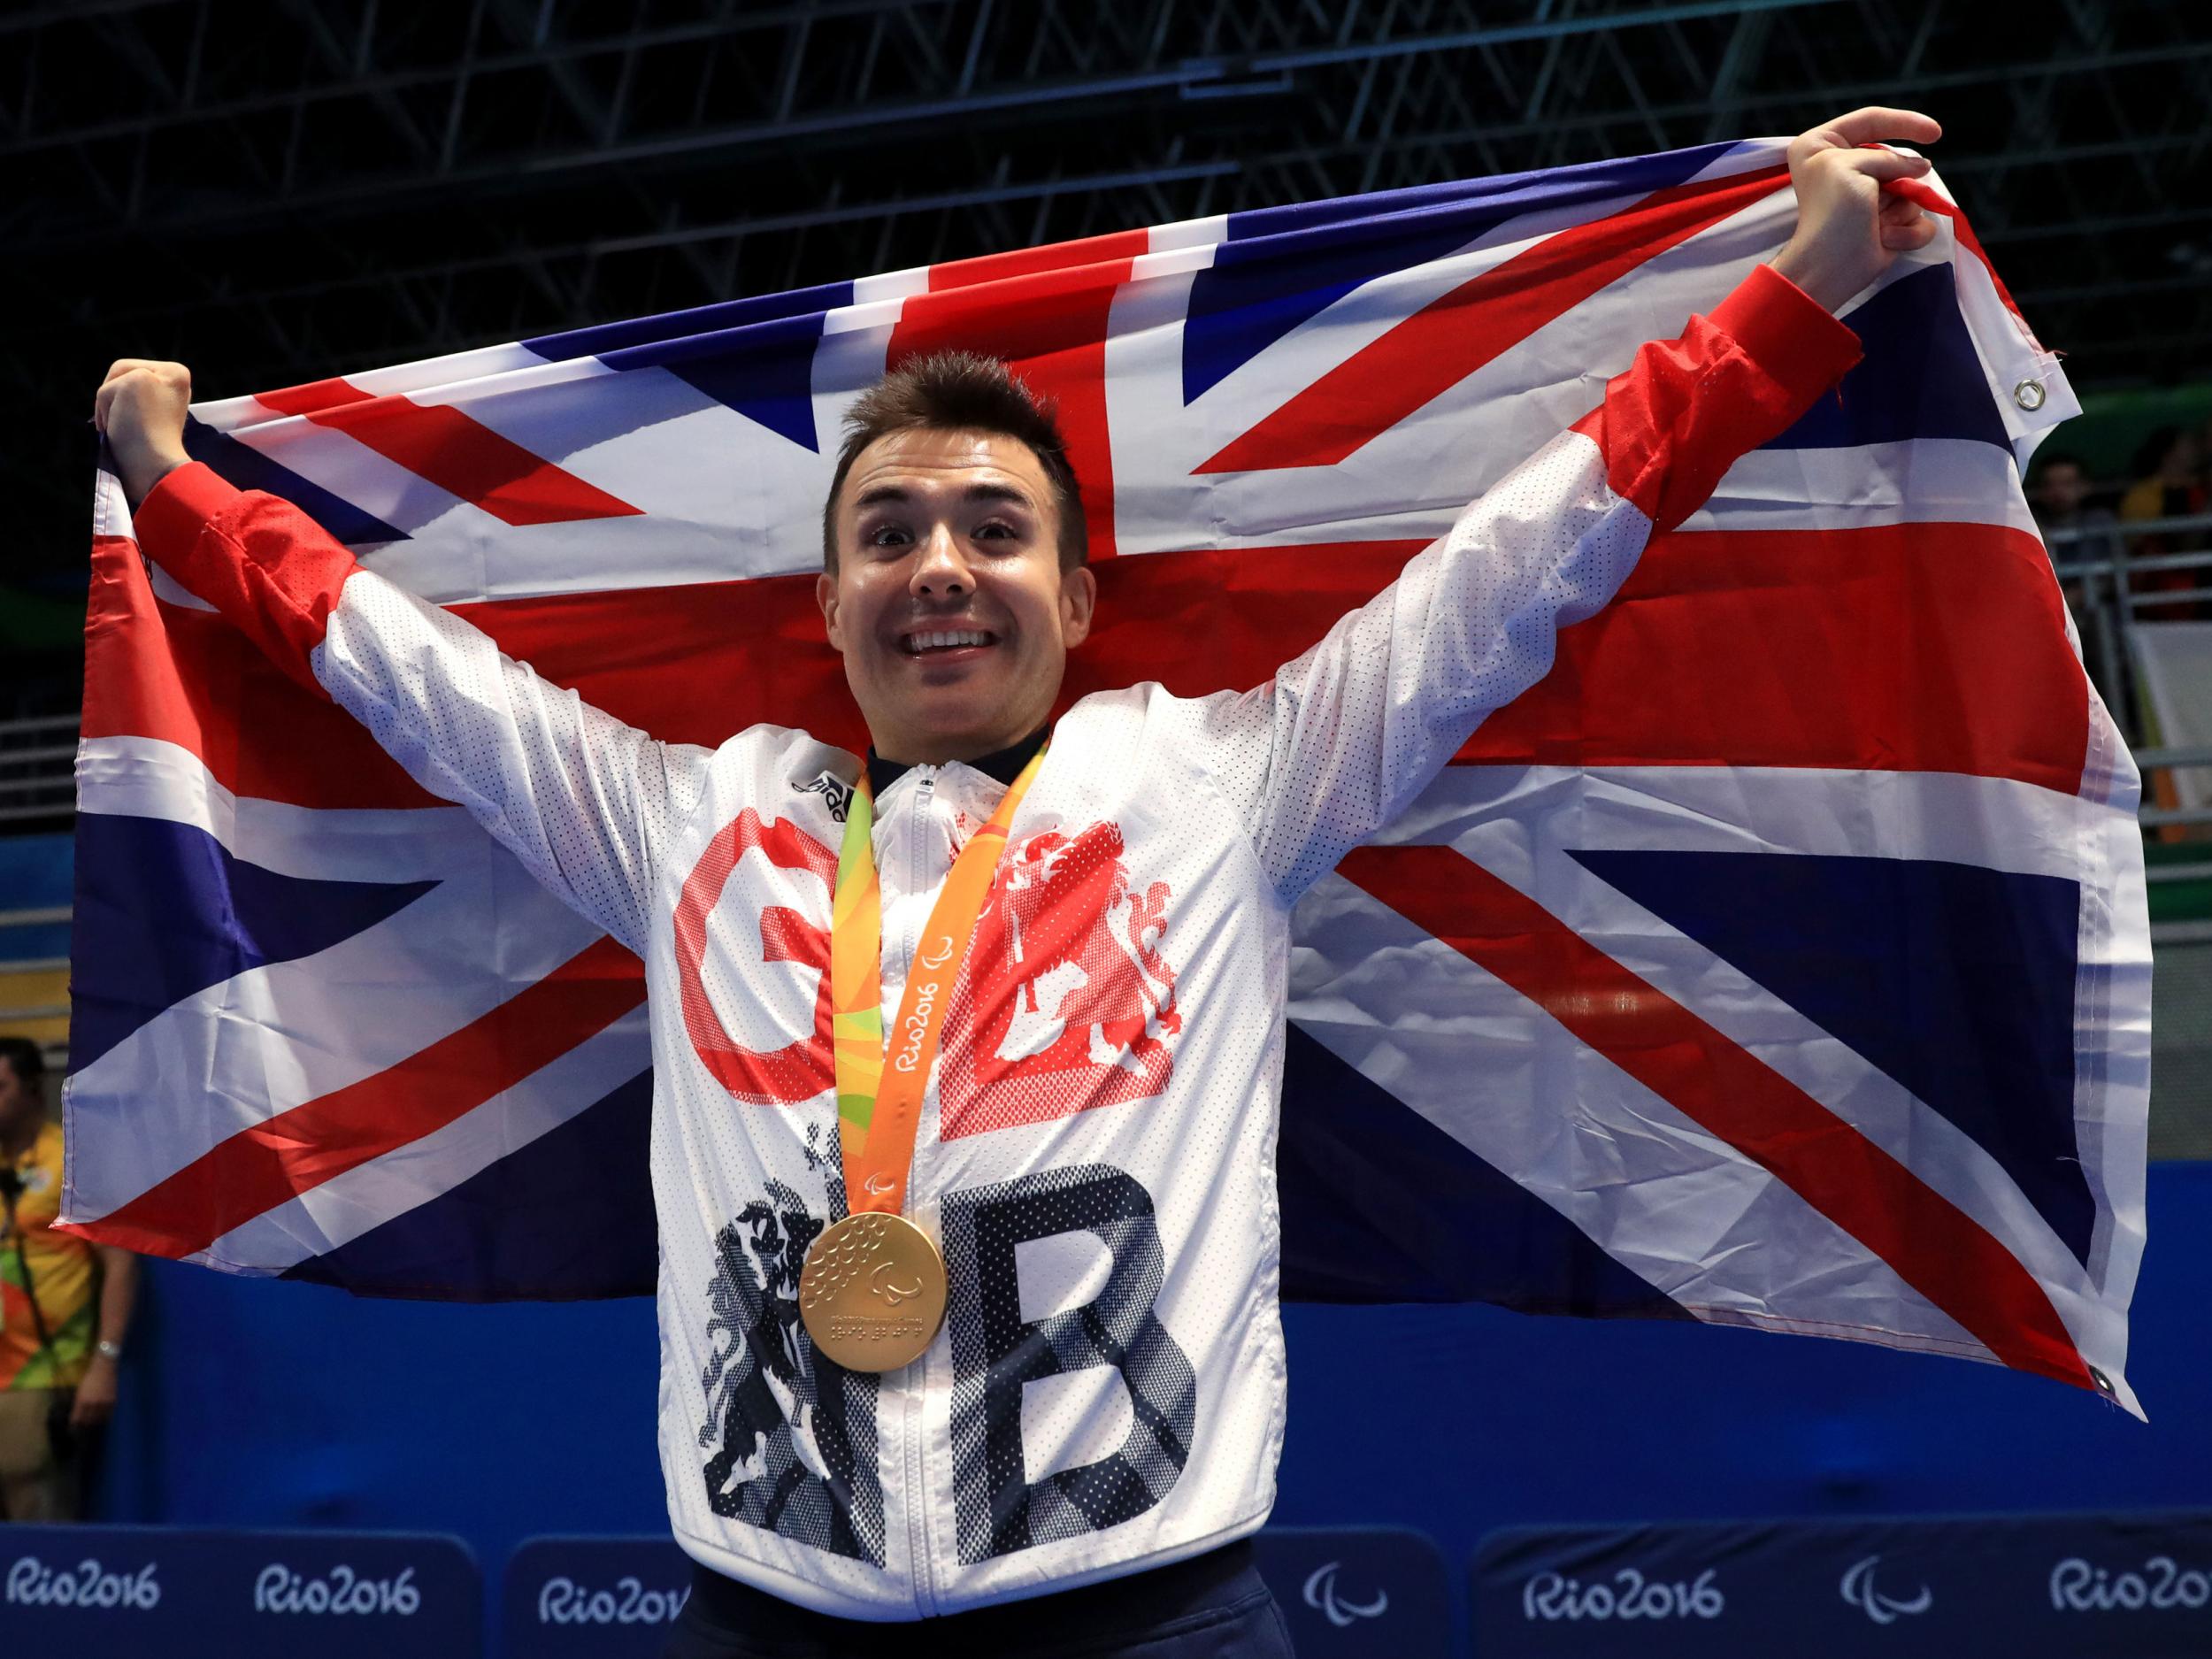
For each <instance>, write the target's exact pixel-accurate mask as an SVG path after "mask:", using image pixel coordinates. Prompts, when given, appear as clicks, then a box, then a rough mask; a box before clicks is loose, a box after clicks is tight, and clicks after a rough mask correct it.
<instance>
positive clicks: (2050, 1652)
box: [1474, 1512, 2212, 1659]
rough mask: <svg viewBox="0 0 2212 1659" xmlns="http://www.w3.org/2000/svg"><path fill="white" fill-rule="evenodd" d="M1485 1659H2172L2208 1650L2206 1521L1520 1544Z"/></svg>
mask: <svg viewBox="0 0 2212 1659" xmlns="http://www.w3.org/2000/svg"><path fill="white" fill-rule="evenodd" d="M1474 1608H1475V1637H1476V1644H1475V1650H1476V1652H1477V1654H1478V1655H1480V1656H1481V1659H1518V1656H1519V1655H1529V1656H1530V1659H1543V1656H1544V1655H1568V1654H1571V1655H1576V1659H1604V1656H1605V1655H1613V1654H1623V1655H1627V1654H1632V1655H1637V1659H1676V1656H1677V1655H1682V1656H1685V1659H1687V1656H1690V1655H1696V1656H1699V1659H1702V1656H1703V1655H1718V1654H1742V1653H1787V1654H1789V1655H1791V1659H1841V1656H1842V1655H1861V1654H1877V1653H1878V1654H1880V1655H1883V1656H1884V1659H1961V1655H1978V1654H2002V1655H2006V1659H2046V1656H2048V1659H2078V1655H2085V1654H2096V1655H2101V1656H2102V1659H2171V1656H2172V1655H2180V1654H2203V1653H2212V1512H2177V1513H2167V1514H2156V1515H2029V1516H2017V1515H2007V1516H1956V1517H1914V1518H1911V1519H1854V1520H1844V1521H1831V1522H1819V1521H1771V1522H1741V1523H1730V1524H1724V1525H1680V1526H1672V1525H1669V1526H1612V1527H1512V1528H1508V1529H1506V1530H1503V1531H1501V1532H1493V1533H1491V1534H1490V1535H1489V1536H1488V1537H1486V1538H1485V1539H1484V1540H1483V1541H1482V1544H1481V1546H1480V1547H1479V1548H1478V1550H1477V1551H1476V1555H1475V1562H1474Z"/></svg>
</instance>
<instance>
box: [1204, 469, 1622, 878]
mask: <svg viewBox="0 0 2212 1659" xmlns="http://www.w3.org/2000/svg"><path fill="white" fill-rule="evenodd" d="M1650 534H1651V521H1650V519H1648V518H1646V517H1645V516H1644V515H1643V514H1642V513H1641V512H1640V511H1638V510H1637V509H1636V508H1635V507H1634V506H1633V505H1632V504H1631V503H1627V502H1625V501H1623V500H1621V499H1620V498H1619V497H1617V496H1616V495H1614V494H1613V493H1612V491H1611V490H1610V489H1609V488H1607V486H1606V476H1605V461H1604V457H1602V456H1601V454H1600V453H1599V450H1598V448H1597V445H1596V444H1594V442H1591V441H1590V440H1589V439H1588V438H1586V437H1585V436H1583V435H1582V434H1579V433H1573V432H1568V433H1562V434H1560V435H1559V436H1558V437H1556V438H1554V439H1553V440H1552V441H1551V442H1549V443H1548V444H1546V445H1545V446H1544V447H1543V448H1542V449H1540V450H1538V451H1537V452H1536V454H1535V455H1533V456H1532V457H1530V458H1529V459H1528V460H1527V461H1526V462H1525V463H1523V464H1522V465H1520V466H1518V467H1517V468H1515V469H1514V471H1513V472H1509V473H1508V474H1507V475H1506V476H1505V478H1503V479H1502V480H1500V481H1499V482H1498V484H1497V485H1496V487H1495V488H1493V489H1491V490H1490V491H1489V492H1488V493H1487V494H1486V495H1484V496H1483V497H1482V498H1481V499H1480V500H1479V501H1478V502H1476V503H1474V504H1473V505H1472V506H1471V507H1470V508H1468V509H1467V511H1465V512H1464V513H1463V514H1462V515H1461V517H1460V520H1459V522H1458V523H1457V524H1456V525H1455V526H1453V528H1452V532H1451V534H1449V535H1448V536H1446V537H1445V538H1444V539H1443V540H1441V541H1437V542H1434V543H1432V544H1431V545H1430V546H1429V547H1428V548H1426V549H1424V550H1423V551H1422V552H1421V553H1420V554H1418V555H1417V556H1416V557H1415V558H1414V559H1413V560H1412V562H1411V563H1409V565H1407V566H1406V568H1405V569H1404V571H1403V572H1401V573H1400V575H1399V577H1398V580H1396V581H1394V582H1393V583H1392V584H1391V585H1390V586H1389V587H1388V588H1385V589H1384V590H1383V591H1382V592H1381V593H1380V594H1379V595H1376V596H1375V597H1374V598H1373V599H1371V600H1370V601H1368V603H1365V604H1364V605H1362V606H1361V607H1360V608H1359V609H1358V610H1356V611H1351V612H1350V613H1348V615H1346V616H1344V617H1341V618H1339V619H1338V621H1337V623H1336V626H1334V627H1333V628H1331V629H1330V630H1329V632H1328V634H1326V636H1325V637H1324V638H1323V639H1322V641H1320V643H1319V644H1317V645H1316V646H1314V647H1313V649H1310V650H1309V651H1307V652H1306V653H1305V654H1304V655H1303V656H1302V657H1298V658H1297V659H1296V660H1295V661H1294V662H1291V663H1287V664H1284V666H1283V667H1282V668H1281V669H1280V670H1279V672H1277V673H1276V675H1275V678H1274V679H1273V680H1270V681H1269V682H1268V683H1267V684H1265V685H1263V686H1261V687H1258V688H1256V690H1252V691H1248V692H1244V693H1242V694H1239V695H1231V694H1224V695H1221V696H1218V697H1214V698H1210V699H1208V700H1207V703H1206V706H1205V712H1204V715H1203V720H1204V724H1205V726H1206V728H1207V737H1208V740H1209V746H1210V749H1211V750H1212V752H1213V764H1214V770H1215V773H1216V776H1217V780H1219V781H1220V782H1221V783H1222V785H1223V786H1224V787H1225V788H1226V789H1227V790H1228V791H1229V793H1230V795H1231V798H1232V802H1233V805H1234V806H1235V807H1236V808H1237V810H1239V811H1240V812H1241V813H1242V814H1243V815H1244V817H1245V821H1246V822H1247V823H1248V824H1249V825H1250V826H1251V832H1252V835H1253V839H1254V841H1255V842H1256V844H1257V846H1258V849H1259V854H1260V861H1261V864H1262V865H1263V867H1264V868H1265V869H1266V871H1267V873H1268V876H1269V878H1270V879H1271V880H1272V881H1273V882H1274V884H1275V887H1276V890H1277V892H1278V893H1279V895H1281V897H1282V900H1283V902H1285V903H1286V904H1288V903H1291V902H1294V901H1295V900H1296V899H1297V897H1298V895H1300V894H1301V893H1302V892H1304V891H1305V890H1306V888H1308V887H1310V886H1312V885H1313V883H1314V882H1315V881H1317V880H1318V879H1320V878H1321V877H1322V876H1324V875H1325V874H1326V873H1328V872H1329V871H1331V870H1332V869H1333V868H1335V866H1336V863H1337V861H1338V860H1339V859H1340V858H1341V857H1343V856H1344V855H1345V854H1346V853H1347V852H1348V851H1350V850H1351V849H1353V848H1354V847H1356V846H1357V845H1359V844H1360V842H1362V841H1365V840H1366V839H1367V838H1368V837H1369V836H1371V835H1372V834H1374V833H1375V832H1376V831H1378V830H1379V829H1380V828H1382V827H1383V826H1385V825H1386V824H1388V823H1389V822H1390V821H1391V820H1392V819H1393V818H1396V817H1397V816H1398V814H1399V813H1400V812H1402V811H1403V810H1405V808H1406V807H1407V806H1408V805H1409V804H1410V803H1411V802H1412V800H1413V798H1414V797H1415V796H1416V795H1418V794H1419V793H1420V792H1421V791H1422V790H1423V789H1425V788H1426V787H1428V785H1429V783H1430V781H1431V780H1432V779H1434V778H1435V776H1436V774H1437V773H1438V772H1440V771H1441V770H1442V769H1443V767H1444V765H1445V763H1446V762H1448V760H1450V759H1451V757H1452V755H1453V754H1454V753H1455V751H1456V750H1457V749H1458V748H1459V746H1460V745H1461V744H1462V743H1463V742H1464V741H1466V740H1467V738H1468V736H1469V734H1470V733H1472V732H1473V731H1474V729H1475V727H1476V726H1479V724H1481V722H1482V719H1483V718H1484V717H1485V716H1486V715H1487V714H1488V713H1489V712H1490V711H1491V710H1494V709H1499V708H1502V707H1503V706H1504V705H1505V704H1507V703H1510V702H1511V701H1512V700H1513V699H1514V698H1515V697H1517V696H1518V695H1520V694H1521V693H1522V692H1524V691H1525V690H1526V689H1527V688H1528V687H1531V686H1532V685H1534V684H1535V683H1536V682H1537V681H1538V680H1540V679H1542V678H1543V677H1544V675H1545V674H1546V673H1547V672H1548V671H1549V670H1550V667H1551V661H1552V651H1553V644H1554V640H1555V636H1556V634H1557V633H1558V631H1559V630H1560V629H1561V628H1563V627H1566V626H1570V625H1571V624H1573V623H1576V622H1579V621H1580V620H1582V618H1585V617H1587V616H1591V615H1593V614H1594V613H1595V612H1596V611H1597V610H1598V609H1599V608H1600V607H1601V606H1602V605H1603V604H1604V603H1606V601H1607V600H1609V599H1610V598H1611V597H1612V596H1613V594H1614V591H1615V589H1617V588H1619V586H1620V585H1621V582H1622V581H1623V580H1624V579H1625V578H1626V577H1627V575H1628V572H1630V571H1631V570H1632V569H1633V568H1634V566H1635V563H1636V557H1637V555H1638V554H1639V553H1640V552H1641V551H1642V550H1643V546H1644V542H1645V541H1646V540H1647V538H1648V536H1649V535H1650Z"/></svg>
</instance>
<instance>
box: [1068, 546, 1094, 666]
mask: <svg viewBox="0 0 2212 1659" xmlns="http://www.w3.org/2000/svg"><path fill="white" fill-rule="evenodd" d="M1097 606H1098V578H1097V577H1095V576H1094V575H1092V574H1091V567H1090V566H1089V565H1077V566H1076V567H1075V568H1074V569H1073V570H1071V571H1069V572H1066V573H1065V574H1064V575H1063V576H1062V577H1061V578H1060V638H1061V640H1062V641H1064V643H1065V644H1066V646H1067V648H1068V649H1070V650H1073V649H1075V648H1076V647H1077V646H1079V645H1080V644H1082V643H1083V641H1085V640H1087V639H1088V638H1089V637H1090V634H1091V614H1092V612H1093V611H1094V610H1096V608H1097Z"/></svg>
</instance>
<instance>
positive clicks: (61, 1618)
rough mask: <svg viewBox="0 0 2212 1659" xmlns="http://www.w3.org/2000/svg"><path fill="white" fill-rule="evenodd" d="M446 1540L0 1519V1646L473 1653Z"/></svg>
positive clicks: (205, 1653)
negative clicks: (2, 1523)
mask: <svg viewBox="0 0 2212 1659" xmlns="http://www.w3.org/2000/svg"><path fill="white" fill-rule="evenodd" d="M482 1601H483V1592H482V1584H481V1581H480V1575H479V1573H478V1572H477V1569H476V1561H475V1558H474V1557H473V1556H472V1555H470V1554H469V1552H468V1550H467V1548H465V1546H464V1545H463V1544H462V1543H461V1541H460V1540H458V1539H455V1538H445V1537H438V1536H432V1535H427V1534H415V1533H406V1532H204V1531H199V1530H196V1529H193V1528H189V1527H173V1526H28V1525H14V1526H7V1527H0V1632H5V1634H6V1637H7V1640H6V1642H5V1643H4V1644H0V1646H4V1648H5V1650H6V1651H7V1652H9V1653H24V1654H33V1653H39V1654H49V1653H50V1654H68V1655H72V1656H73V1659H144V1655H148V1654H160V1655H163V1659H298V1655H302V1654H313V1655H317V1659H388V1656H389V1655H392V1654H395V1653H405V1654H406V1655H408V1659H473V1655H476V1654H478V1653H479V1652H480V1651H481V1648H482V1645H483V1644H482V1624H483V1605H482Z"/></svg>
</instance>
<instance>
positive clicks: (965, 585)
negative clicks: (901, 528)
mask: <svg viewBox="0 0 2212 1659" xmlns="http://www.w3.org/2000/svg"><path fill="white" fill-rule="evenodd" d="M974 585H975V584H974V581H973V579H972V576H971V575H970V573H969V570H968V562H967V559H966V558H965V557H964V556H963V554H962V552H961V549H960V539H959V538H958V537H957V536H956V535H954V534H953V533H952V527H951V526H949V525H937V526H933V528H932V529H931V531H930V533H929V534H928V536H927V537H926V539H925V540H924V541H923V542H922V545H921V547H920V549H919V550H918V552H917V553H916V554H915V557H914V572H913V574H912V575H911V576H910V577H909V578H908V580H907V588H908V591H909V592H910V593H912V594H914V595H916V596H918V597H919V596H921V595H928V596H929V597H931V598H934V599H942V598H947V597H949V596H951V595H956V594H965V593H967V592H969V591H970V590H971V589H972V588H973V587H974Z"/></svg>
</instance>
